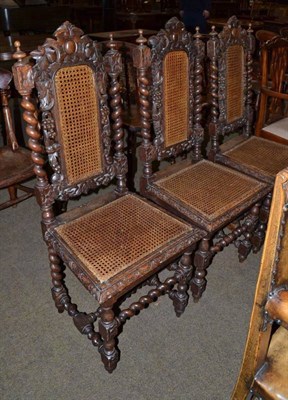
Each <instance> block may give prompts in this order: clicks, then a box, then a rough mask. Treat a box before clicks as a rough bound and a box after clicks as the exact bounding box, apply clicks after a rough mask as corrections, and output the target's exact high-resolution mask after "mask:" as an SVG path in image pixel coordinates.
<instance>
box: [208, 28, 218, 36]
mask: <svg viewBox="0 0 288 400" xmlns="http://www.w3.org/2000/svg"><path fill="white" fill-rule="evenodd" d="M209 36H210V37H211V38H212V39H215V38H216V36H217V32H216V27H215V25H212V26H211V32H210V33H209Z"/></svg>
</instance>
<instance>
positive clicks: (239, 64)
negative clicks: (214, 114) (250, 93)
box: [226, 45, 244, 124]
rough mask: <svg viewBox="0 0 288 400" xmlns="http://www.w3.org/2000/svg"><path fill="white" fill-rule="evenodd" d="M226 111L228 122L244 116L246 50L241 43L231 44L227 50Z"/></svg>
mask: <svg viewBox="0 0 288 400" xmlns="http://www.w3.org/2000/svg"><path fill="white" fill-rule="evenodd" d="M226 68H227V69H226V113H227V123H228V124H230V123H232V122H233V121H236V120H237V119H239V118H241V117H242V116H243V96H244V51H243V47H242V46H239V45H234V46H230V47H229V48H228V50H227V52H226Z"/></svg>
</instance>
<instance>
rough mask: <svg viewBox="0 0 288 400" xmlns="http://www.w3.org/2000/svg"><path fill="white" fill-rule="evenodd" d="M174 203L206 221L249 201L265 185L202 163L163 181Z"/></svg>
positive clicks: (163, 186) (231, 171)
mask: <svg viewBox="0 0 288 400" xmlns="http://www.w3.org/2000/svg"><path fill="white" fill-rule="evenodd" d="M155 185H157V186H159V187H161V188H162V189H164V190H165V192H167V193H168V194H169V195H170V196H171V197H172V199H174V200H180V201H181V202H182V203H184V204H185V206H186V207H187V206H188V207H191V210H193V209H195V210H197V211H198V212H199V213H200V214H202V215H204V216H205V217H206V218H211V219H214V218H217V217H219V216H221V215H222V214H224V213H225V212H227V210H229V209H231V208H233V207H236V206H237V205H238V204H241V203H242V202H243V201H244V200H245V199H249V198H250V197H251V196H253V194H254V193H255V191H258V189H259V188H261V186H262V184H261V183H260V182H257V181H256V180H254V179H251V178H249V177H246V176H245V175H242V174H239V173H238V172H237V171H233V170H232V169H231V170H230V169H228V168H225V167H223V166H221V165H219V164H214V163H210V162H206V161H201V162H199V163H197V164H194V165H191V166H189V167H187V168H185V169H184V170H182V171H181V172H178V173H175V174H173V175H172V176H170V177H168V178H164V179H160V180H159V181H157V182H156V183H155Z"/></svg>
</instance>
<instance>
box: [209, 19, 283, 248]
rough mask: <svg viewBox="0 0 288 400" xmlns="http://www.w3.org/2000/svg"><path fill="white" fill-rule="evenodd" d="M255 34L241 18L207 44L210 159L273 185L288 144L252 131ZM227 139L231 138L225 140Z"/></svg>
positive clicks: (263, 217) (259, 239)
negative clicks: (264, 137) (276, 141)
mask: <svg viewBox="0 0 288 400" xmlns="http://www.w3.org/2000/svg"><path fill="white" fill-rule="evenodd" d="M253 51H254V36H253V31H252V29H251V27H249V29H248V30H245V29H243V28H242V27H241V25H240V23H239V21H238V20H237V18H236V17H235V16H233V17H231V18H230V19H229V20H228V22H227V25H226V26H225V27H224V28H223V30H222V32H220V34H219V35H218V34H217V33H216V32H215V31H214V30H212V32H211V34H210V39H209V41H208V43H207V54H208V58H209V59H210V79H209V82H210V87H211V118H210V122H209V133H210V140H211V146H210V150H209V159H210V160H212V161H214V162H217V163H220V164H222V165H226V166H228V167H230V168H234V169H236V170H238V171H240V172H243V173H245V174H247V175H250V176H253V177H254V178H256V179H258V180H259V179H260V180H262V181H265V182H267V183H270V184H273V183H274V180H275V176H276V174H277V172H279V171H280V170H282V169H283V168H285V166H286V165H288V147H287V146H285V145H283V144H280V143H275V142H272V141H270V140H266V139H263V138H260V137H256V136H255V135H252V132H253V104H252V97H253V93H252V62H253V59H252V53H253ZM225 139H226V140H225ZM221 141H224V143H223V144H221ZM270 200H271V194H269V196H268V197H267V198H266V200H265V201H264V202H263V205H262V209H261V213H260V224H259V228H260V230H258V233H257V234H256V235H255V236H254V238H253V242H254V244H255V245H256V243H258V244H257V245H256V248H259V247H261V244H262V243H263V241H264V235H263V232H264V231H265V229H264V228H263V227H264V226H265V225H266V224H267V221H268V215H269V207H270Z"/></svg>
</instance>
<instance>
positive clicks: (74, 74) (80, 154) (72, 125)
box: [55, 65, 103, 184]
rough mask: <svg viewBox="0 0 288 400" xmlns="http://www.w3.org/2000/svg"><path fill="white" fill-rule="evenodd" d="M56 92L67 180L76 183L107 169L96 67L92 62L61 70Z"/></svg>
mask: <svg viewBox="0 0 288 400" xmlns="http://www.w3.org/2000/svg"><path fill="white" fill-rule="evenodd" d="M55 91H56V99H57V103H58V111H59V124H60V132H61V139H62V142H63V153H64V161H65V167H66V174H67V180H68V183H69V184H75V183H77V182H79V181H82V180H85V179H87V178H90V177H92V176H95V175H97V174H100V173H101V172H102V170H103V166H102V156H101V145H100V137H99V135H100V134H99V130H100V127H99V124H100V123H99V105H98V99H97V94H96V93H97V90H96V84H95V81H94V72H93V70H92V69H91V68H90V67H89V66H88V65H77V66H73V67H64V68H61V69H59V71H58V72H57V73H56V76H55Z"/></svg>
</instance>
